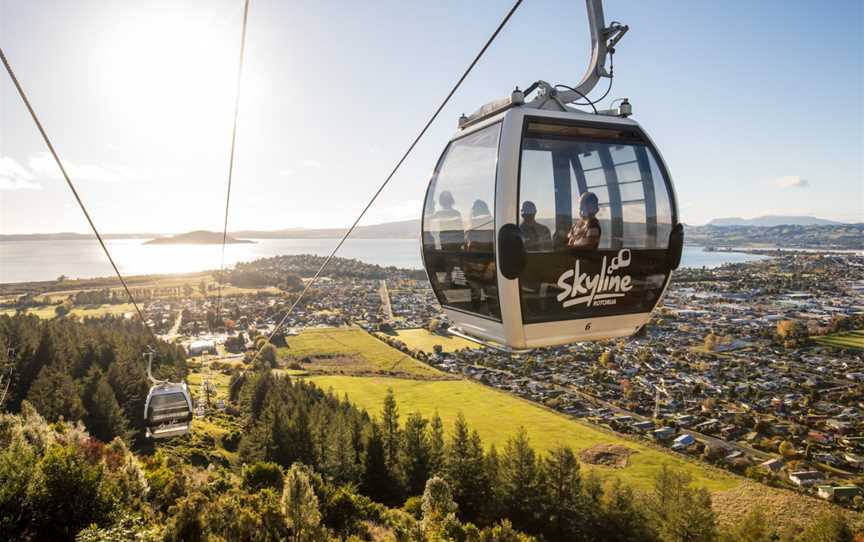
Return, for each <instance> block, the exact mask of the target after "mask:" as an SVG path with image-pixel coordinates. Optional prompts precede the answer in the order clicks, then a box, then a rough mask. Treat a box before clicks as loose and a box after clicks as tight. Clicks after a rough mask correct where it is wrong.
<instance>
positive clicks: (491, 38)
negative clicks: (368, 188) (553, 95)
mask: <svg viewBox="0 0 864 542" xmlns="http://www.w3.org/2000/svg"><path fill="white" fill-rule="evenodd" d="M521 4H522V0H516V2H515V3H514V4H513V6H512V7H511V8H510V10H509V11H508V12H507V15H505V16H504V18H503V19H502V20H501V22H500V23H499V24H498V27H497V28H496V29H495V31H494V32H493V33H492V35H491V36H489V39H487V40H486V43H485V44H484V45H483V47H482V48H481V49H480V51H479V52H478V53H477V55H476V56H475V57H474V60H472V61H471V63H470V64H469V65H468V67H467V68H466V69H465V71H464V72H463V73H462V76H461V77H460V78H459V80H458V81H456V84H455V85H453V88H452V89H450V92H448V93H447V96H445V97H444V101H442V102H441V105H439V106H438V108H437V109H436V110H435V112H434V113H433V114H432V116H431V117H429V120H427V121H426V124H425V125H424V126H423V129H422V130H420V133H419V134H417V137H415V138H414V141H412V142H411V145H409V146H408V149H407V150H406V151H405V153H404V154H402V157H401V158H400V159H399V161H398V162H396V165H395V166H394V167H393V169H392V170H391V171H390V174H389V175H387V178H385V179H384V182H383V183H381V186H380V187H378V190H376V191H375V193H374V194H373V195H372V198H371V199H370V200H369V203H367V204H366V207H364V208H363V210H362V211H361V212H360V214H359V215H358V216H357V219H356V220H355V221H354V223H353V224H351V227H350V228H348V231H346V232H345V235H343V236H342V238H341V239H340V240H339V243H338V244H337V245H336V246H335V247H334V248H333V250H331V251H330V254H329V255H328V256H327V258H326V259H325V260H324V262H323V263H322V264H321V267H319V268H318V271H316V272H315V275H314V276H313V277H312V278H311V279H309V281H308V282H307V283H306V286H305V287H304V288H303V290H302V291H301V292H300V295H299V296H298V297H297V299H296V300H295V301H294V303H292V304H291V307H290V308H289V309H288V311H287V312H286V313H285V316H283V317H282V319H281V320H280V321H279V323H278V324H277V325H276V327H274V328H273V331H271V332H270V336H269V337H267V342H265V343H263V344H262V345H261V346H260V347H259V348H258V350H257V351H256V352H255V356H254V357H253V358H252V362H254V361H255V360H256V359H257V358H258V356H260V355H261V352H262V351H263V350H264V347H266V346H267V345H268V344H271V341H272V340H273V337H275V336H276V333H277V332H278V331H279V329H280V328H281V327H282V326H283V325H284V324H285V321H286V320H288V317H289V316H290V315H291V313H292V312H294V309H295V308H296V307H297V305H299V304H300V301H301V300H302V299H303V298H304V297H305V296H306V293H307V292H308V291H309V290H310V289H311V288H312V286H313V285H314V284H315V283H316V282H317V281H318V278H319V277H320V276H321V273H323V272H324V270H325V269H326V268H327V265H329V264H330V261H331V260H332V259H333V256H335V255H336V252H338V251H339V249H340V248H342V245H343V244H344V243H345V241H346V240H347V239H348V237H349V236H350V235H351V233H352V232H353V231H354V228H356V227H357V224H358V223H359V222H360V220H362V219H363V217H364V216H365V215H366V212H367V211H368V210H369V208H370V207H372V204H373V203H375V200H377V199H378V196H379V195H380V194H381V192H383V191H384V188H385V187H386V186H387V185H388V184H389V183H390V180H391V179H392V178H393V176H394V175H396V172H397V171H399V168H400V167H401V166H402V164H403V163H404V162H405V160H406V159H407V158H408V155H410V154H411V151H413V150H414V147H416V146H417V143H419V142H420V139H422V138H423V136H424V135H426V131H427V130H428V129H429V127H430V126H432V123H433V122H435V119H437V118H438V115H439V114H440V113H441V111H442V110H443V109H444V107H445V106H446V105H447V103H448V102H450V98H452V97H453V95H454V94H455V93H456V91H457V90H458V89H459V87H460V86H462V83H463V82H464V81H465V79H466V78H467V77H468V74H469V73H471V70H473V69H474V66H475V65H476V64H477V62H479V61H480V59H481V58H482V57H483V55H484V53H486V50H487V49H488V48H489V46H491V45H492V42H493V41H495V38H497V37H498V34H499V33H500V32H501V30H503V29H504V26H505V25H506V24H507V21H509V20H510V17H512V16H513V14H514V13H516V10H517V9H518V8H519V6H520V5H521Z"/></svg>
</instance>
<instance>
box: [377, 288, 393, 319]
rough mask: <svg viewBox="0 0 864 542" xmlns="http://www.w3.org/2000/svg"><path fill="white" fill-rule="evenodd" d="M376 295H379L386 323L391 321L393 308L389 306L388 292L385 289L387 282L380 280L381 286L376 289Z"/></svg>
mask: <svg viewBox="0 0 864 542" xmlns="http://www.w3.org/2000/svg"><path fill="white" fill-rule="evenodd" d="M378 293H379V294H380V295H381V307H382V308H383V309H384V316H385V317H386V318H387V321H388V322H392V321H393V307H392V306H391V305H390V291H389V290H388V289H387V281H386V280H384V279H381V286H380V287H379V288H378Z"/></svg>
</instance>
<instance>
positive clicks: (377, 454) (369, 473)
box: [360, 423, 400, 505]
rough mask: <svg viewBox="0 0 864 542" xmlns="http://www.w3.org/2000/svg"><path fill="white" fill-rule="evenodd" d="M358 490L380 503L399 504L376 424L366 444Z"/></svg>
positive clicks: (379, 429) (373, 425)
mask: <svg viewBox="0 0 864 542" xmlns="http://www.w3.org/2000/svg"><path fill="white" fill-rule="evenodd" d="M360 489H361V491H362V492H363V494H364V495H367V496H369V497H371V498H372V499H373V500H375V501H378V502H380V503H384V504H388V505H394V504H397V503H398V502H399V497H400V495H399V492H398V488H397V487H396V481H395V480H394V479H393V478H392V476H391V474H390V469H388V468H387V459H386V457H385V453H384V440H383V438H382V437H381V428H380V427H379V426H378V424H377V423H373V424H372V432H371V434H370V435H369V440H368V442H367V443H366V460H365V461H364V472H363V481H362V484H361V486H360Z"/></svg>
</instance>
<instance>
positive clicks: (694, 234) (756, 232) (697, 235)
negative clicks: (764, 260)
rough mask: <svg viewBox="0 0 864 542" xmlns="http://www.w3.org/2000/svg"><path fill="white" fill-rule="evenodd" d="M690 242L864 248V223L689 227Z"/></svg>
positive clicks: (789, 246) (766, 246)
mask: <svg viewBox="0 0 864 542" xmlns="http://www.w3.org/2000/svg"><path fill="white" fill-rule="evenodd" d="M684 239H685V240H686V241H685V242H686V243H687V244H688V245H697V246H705V247H734V248H774V247H781V248H813V249H819V248H821V249H844V250H864V224H838V225H818V224H817V225H810V226H797V225H782V226H771V227H764V226H714V225H710V224H709V225H707V226H685V227H684Z"/></svg>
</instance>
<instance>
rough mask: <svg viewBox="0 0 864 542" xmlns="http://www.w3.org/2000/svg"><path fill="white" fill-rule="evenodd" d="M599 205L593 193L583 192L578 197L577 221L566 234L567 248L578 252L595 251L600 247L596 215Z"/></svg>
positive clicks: (598, 222)
mask: <svg viewBox="0 0 864 542" xmlns="http://www.w3.org/2000/svg"><path fill="white" fill-rule="evenodd" d="M599 211H600V203H599V202H598V200H597V195H596V194H594V192H585V193H584V194H582V195H581V196H580V197H579V220H577V221H576V223H575V224H573V227H572V228H570V233H569V234H567V246H569V247H571V248H577V249H580V250H597V247H598V246H599V245H600V233H601V232H600V221H599V220H597V213H598V212H599Z"/></svg>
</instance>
